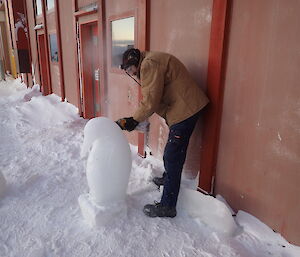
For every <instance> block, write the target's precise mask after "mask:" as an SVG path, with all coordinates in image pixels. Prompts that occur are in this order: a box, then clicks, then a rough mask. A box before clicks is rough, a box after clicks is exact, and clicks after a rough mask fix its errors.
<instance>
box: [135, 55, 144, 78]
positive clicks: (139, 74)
mask: <svg viewBox="0 0 300 257" xmlns="http://www.w3.org/2000/svg"><path fill="white" fill-rule="evenodd" d="M145 56H146V52H141V58H140V61H139V65H138V67H137V77H138V79H140V78H141V77H140V76H141V66H142V62H143V60H144V59H145Z"/></svg>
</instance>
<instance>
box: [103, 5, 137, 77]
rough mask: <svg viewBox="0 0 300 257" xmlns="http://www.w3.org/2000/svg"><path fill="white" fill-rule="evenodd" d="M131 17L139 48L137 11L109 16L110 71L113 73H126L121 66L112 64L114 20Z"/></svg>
mask: <svg viewBox="0 0 300 257" xmlns="http://www.w3.org/2000/svg"><path fill="white" fill-rule="evenodd" d="M131 17H133V18H134V48H137V45H138V42H137V40H138V37H137V29H138V28H137V11H136V10H132V11H128V12H125V13H122V14H120V15H113V16H110V17H109V18H108V23H107V26H108V28H107V29H108V31H109V39H108V42H109V45H108V50H109V51H108V54H109V56H108V67H109V72H111V73H117V74H124V71H123V70H121V69H120V68H119V67H115V66H112V43H113V42H112V22H113V21H117V20H122V19H126V18H131Z"/></svg>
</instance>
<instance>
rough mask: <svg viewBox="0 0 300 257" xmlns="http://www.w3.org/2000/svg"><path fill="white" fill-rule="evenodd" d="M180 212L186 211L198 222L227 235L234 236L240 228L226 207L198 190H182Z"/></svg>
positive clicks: (179, 199) (179, 200)
mask: <svg viewBox="0 0 300 257" xmlns="http://www.w3.org/2000/svg"><path fill="white" fill-rule="evenodd" d="M177 207H178V210H179V211H180V209H182V210H184V211H186V212H187V213H188V215H189V216H191V217H192V218H194V219H195V220H196V221H197V220H200V221H201V222H202V223H204V224H206V225H207V226H209V227H211V228H212V229H214V230H216V231H218V232H221V233H223V234H226V235H233V234H234V233H235V232H236V230H237V228H238V226H237V224H236V223H235V221H234V219H233V217H232V215H231V212H230V210H229V209H228V208H227V207H226V205H225V204H224V203H223V202H221V201H219V200H218V199H215V198H214V197H212V196H208V195H204V194H202V193H200V192H198V191H196V190H191V189H187V188H182V189H181V190H180V194H179V198H178V205H177Z"/></svg>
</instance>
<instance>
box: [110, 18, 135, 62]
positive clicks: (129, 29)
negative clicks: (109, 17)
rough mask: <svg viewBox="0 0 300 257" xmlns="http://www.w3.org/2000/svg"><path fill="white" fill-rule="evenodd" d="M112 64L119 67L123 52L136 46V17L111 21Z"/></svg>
mask: <svg viewBox="0 0 300 257" xmlns="http://www.w3.org/2000/svg"><path fill="white" fill-rule="evenodd" d="M111 35H112V40H111V42H112V46H111V49H112V50H111V64H112V66H113V67H119V66H120V65H121V64H122V56H123V53H124V52H125V51H126V50H127V49H129V48H133V47H134V17H128V18H124V19H119V20H114V21H112V22H111Z"/></svg>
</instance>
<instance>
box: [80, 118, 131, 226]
mask: <svg viewBox="0 0 300 257" xmlns="http://www.w3.org/2000/svg"><path fill="white" fill-rule="evenodd" d="M81 155H82V156H83V157H84V156H87V155H88V159H87V165H86V173H87V174H86V175H87V181H88V186H89V188H90V192H89V194H85V195H81V196H80V197H79V199H78V201H79V205H80V207H81V211H82V214H83V216H84V218H85V219H86V221H87V222H88V223H89V224H90V225H91V226H96V227H99V226H101V225H104V224H107V223H108V222H109V221H111V220H112V219H113V218H116V217H117V216H120V215H122V216H124V215H125V216H126V211H127V206H126V203H125V198H126V191H127V186H128V180H129V174H130V171H131V163H132V160H131V152H130V147H129V144H128V142H127V139H126V137H125V135H124V134H123V132H122V131H121V129H120V128H119V126H118V125H117V124H116V123H115V122H114V121H112V120H110V119H108V118H105V117H99V118H94V119H92V120H90V121H89V122H88V123H87V124H86V126H85V129H84V142H83V147H82V151H81Z"/></svg>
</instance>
